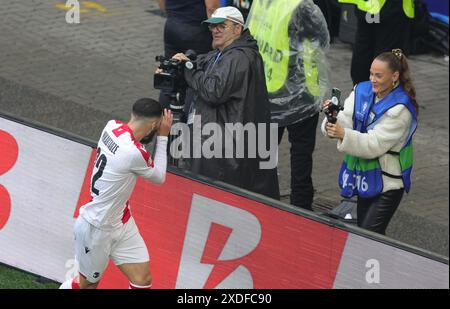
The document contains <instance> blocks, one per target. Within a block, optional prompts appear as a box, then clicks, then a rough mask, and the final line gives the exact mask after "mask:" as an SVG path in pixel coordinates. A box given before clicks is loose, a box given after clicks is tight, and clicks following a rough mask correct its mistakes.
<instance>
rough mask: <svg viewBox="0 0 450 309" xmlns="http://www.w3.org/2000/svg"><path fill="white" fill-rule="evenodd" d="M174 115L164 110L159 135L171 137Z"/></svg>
mask: <svg viewBox="0 0 450 309" xmlns="http://www.w3.org/2000/svg"><path fill="white" fill-rule="evenodd" d="M172 121H173V115H172V112H171V111H170V110H169V109H164V111H163V115H162V117H161V123H160V124H159V128H158V135H160V136H169V134H170V128H171V127H172Z"/></svg>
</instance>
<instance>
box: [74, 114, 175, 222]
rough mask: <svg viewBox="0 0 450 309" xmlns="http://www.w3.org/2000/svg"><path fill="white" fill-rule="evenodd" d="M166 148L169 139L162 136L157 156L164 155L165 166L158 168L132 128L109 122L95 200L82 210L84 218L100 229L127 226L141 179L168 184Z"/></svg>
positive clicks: (97, 164)
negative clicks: (136, 138) (134, 193)
mask: <svg viewBox="0 0 450 309" xmlns="http://www.w3.org/2000/svg"><path fill="white" fill-rule="evenodd" d="M162 146H163V147H162ZM166 147H167V137H161V136H158V143H157V153H156V155H158V152H163V154H162V156H163V157H164V158H163V160H161V158H160V160H159V161H160V162H161V161H162V163H161V164H159V167H158V168H155V166H154V164H153V162H152V161H151V158H150V154H149V153H148V152H147V150H146V149H145V148H144V146H142V144H141V143H139V142H138V141H136V140H135V138H134V135H133V132H132V131H131V129H130V128H129V127H128V125H127V124H125V123H122V122H120V121H116V120H111V121H109V122H108V124H107V125H106V127H105V128H104V129H103V132H102V134H101V136H100V140H99V142H98V145H97V157H96V160H95V163H94V167H93V172H92V178H91V197H92V200H91V202H89V203H87V204H86V205H84V206H83V207H81V209H80V215H81V216H83V218H84V219H85V220H86V221H88V222H89V223H90V224H92V225H93V226H95V227H97V228H99V229H113V228H117V227H120V226H122V224H124V223H126V222H127V221H128V219H129V218H130V215H131V214H130V206H129V203H128V199H129V198H130V196H131V193H132V192H133V189H134V186H135V184H136V179H137V177H138V176H143V177H144V178H147V179H150V180H151V181H152V182H155V183H162V182H164V179H165V170H166V164H167V161H166V158H165V156H166V153H165V152H166ZM159 148H161V149H159ZM158 150H159V151H158ZM159 156H160V157H161V153H160V154H159ZM155 161H157V160H156V158H155Z"/></svg>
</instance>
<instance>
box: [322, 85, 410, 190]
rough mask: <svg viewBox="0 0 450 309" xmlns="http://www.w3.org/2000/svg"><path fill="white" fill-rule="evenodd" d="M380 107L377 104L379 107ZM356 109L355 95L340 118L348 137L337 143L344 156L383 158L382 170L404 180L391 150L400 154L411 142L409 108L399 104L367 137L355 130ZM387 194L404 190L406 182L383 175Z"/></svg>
mask: <svg viewBox="0 0 450 309" xmlns="http://www.w3.org/2000/svg"><path fill="white" fill-rule="evenodd" d="M375 104H377V103H375ZM354 107H355V92H354V91H352V93H351V94H350V96H349V97H348V98H347V99H346V100H345V103H344V110H343V111H342V112H340V113H339V115H338V118H337V119H338V123H339V124H340V125H341V126H342V127H344V129H345V136H344V139H343V140H342V141H341V140H340V139H339V140H338V142H337V149H338V150H339V151H340V152H345V153H348V154H350V155H352V156H356V157H360V158H364V159H375V158H379V162H380V166H381V170H382V171H384V172H386V173H389V174H392V175H397V176H401V169H400V162H399V157H398V156H397V155H391V154H387V152H388V151H389V150H391V151H394V152H399V151H400V150H401V149H402V147H403V146H404V145H405V143H406V142H407V140H406V139H407V138H408V134H409V129H410V127H411V122H412V115H411V113H410V112H409V110H408V109H407V108H406V106H404V105H402V104H399V105H396V106H394V107H393V108H391V109H389V110H388V111H387V112H386V113H384V114H383V116H382V117H381V118H380V120H379V121H378V123H377V124H376V125H375V126H374V127H373V129H372V130H369V131H368V132H367V133H360V132H358V131H356V130H353V110H354ZM326 123H327V118H325V119H324V120H323V122H322V127H321V129H322V133H323V134H324V135H325V136H327V132H326V129H325V128H326ZM382 177H383V192H386V191H389V190H396V189H401V188H403V187H404V186H403V181H402V180H401V179H395V178H392V177H388V176H385V175H383V176H382Z"/></svg>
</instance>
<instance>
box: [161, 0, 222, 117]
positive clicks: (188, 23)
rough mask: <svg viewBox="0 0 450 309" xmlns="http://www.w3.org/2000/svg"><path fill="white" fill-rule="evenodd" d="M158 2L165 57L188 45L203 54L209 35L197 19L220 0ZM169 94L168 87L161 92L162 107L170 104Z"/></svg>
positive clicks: (214, 7)
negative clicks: (163, 16)
mask: <svg viewBox="0 0 450 309" xmlns="http://www.w3.org/2000/svg"><path fill="white" fill-rule="evenodd" d="M158 4H159V7H160V9H161V11H162V12H163V13H164V14H165V15H167V20H166V24H165V27H164V54H165V57H166V58H171V57H173V55H175V54H176V53H181V52H184V51H186V50H188V49H192V50H194V51H195V52H196V53H197V54H206V53H207V52H209V51H210V50H211V43H212V40H211V35H210V33H209V31H208V29H205V27H202V25H201V24H200V23H201V22H202V21H203V20H205V19H206V18H209V17H210V16H211V14H212V13H213V12H214V11H215V9H217V8H218V7H219V6H220V0H183V1H179V0H158ZM183 92H184V91H183ZM170 94H171V93H170V92H167V91H162V92H161V95H160V98H159V102H160V103H161V105H162V106H163V107H166V108H168V107H169V102H170ZM183 95H184V93H182V96H183Z"/></svg>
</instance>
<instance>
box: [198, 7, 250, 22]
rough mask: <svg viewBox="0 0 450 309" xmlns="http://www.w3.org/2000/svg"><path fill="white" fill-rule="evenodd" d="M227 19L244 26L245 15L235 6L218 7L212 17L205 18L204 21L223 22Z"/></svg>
mask: <svg viewBox="0 0 450 309" xmlns="http://www.w3.org/2000/svg"><path fill="white" fill-rule="evenodd" d="M226 20H230V21H232V22H235V23H237V24H239V25H241V26H244V23H245V22H244V16H242V13H241V12H240V11H239V10H238V9H237V8H235V7H233V6H226V7H223V8H218V9H217V10H215V11H214V13H213V14H212V16H211V18H210V19H207V20H204V21H203V22H202V23H208V24H221V23H223V22H225V21H226Z"/></svg>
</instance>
